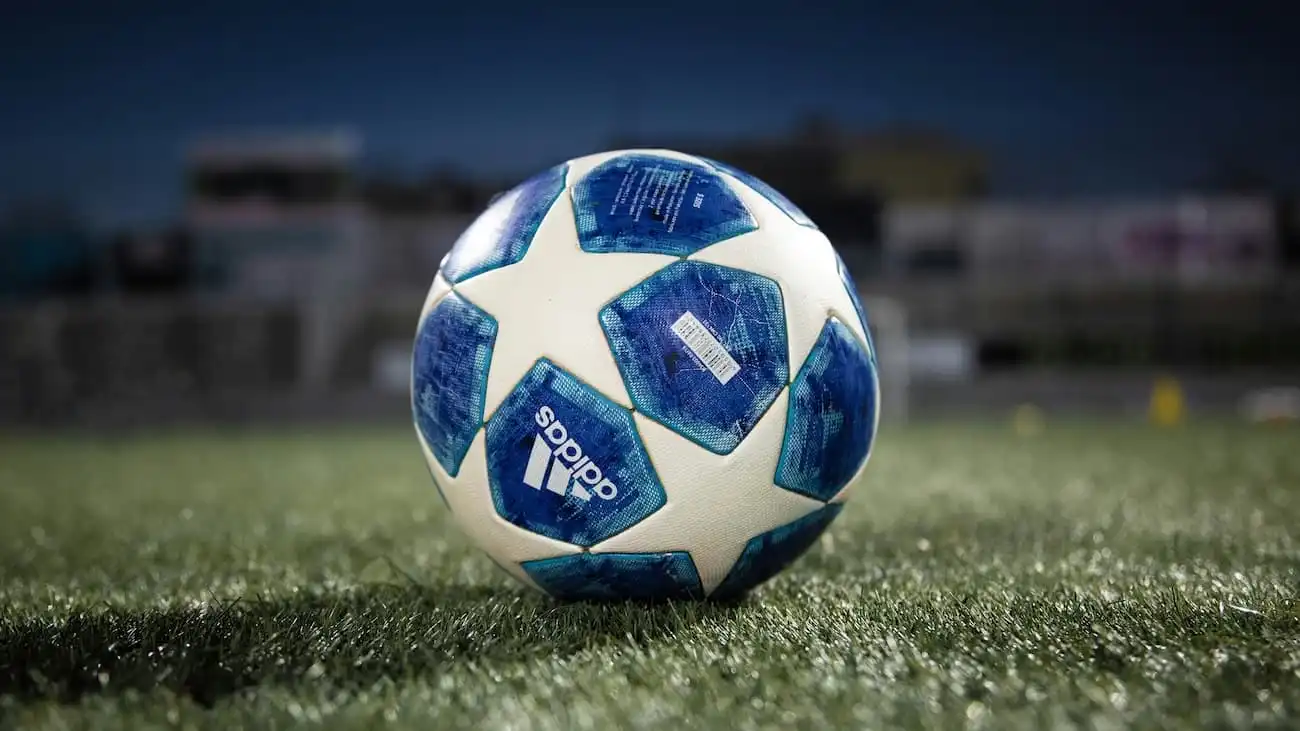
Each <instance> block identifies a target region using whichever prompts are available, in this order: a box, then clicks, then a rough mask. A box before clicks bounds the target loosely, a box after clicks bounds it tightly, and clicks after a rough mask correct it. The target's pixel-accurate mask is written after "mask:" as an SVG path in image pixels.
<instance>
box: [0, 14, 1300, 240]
mask: <svg viewBox="0 0 1300 731" xmlns="http://www.w3.org/2000/svg"><path fill="white" fill-rule="evenodd" d="M288 5H289V3H266V2H257V3H246V4H241V3H238V2H224V3H219V4H215V3H214V4H212V5H211V7H210V8H209V9H197V4H196V8H195V9H189V8H188V7H186V4H184V3H165V4H163V3H159V4H156V5H154V6H152V8H153V9H149V8H148V7H147V6H138V7H134V9H132V7H130V6H129V5H128V4H127V3H94V4H86V5H84V6H83V5H77V4H67V3H63V4H60V3H55V2H41V1H40V0H35V1H32V0H24V2H21V3H19V5H18V6H17V9H13V8H14V6H13V5H12V4H11V5H10V6H9V7H10V9H9V10H7V11H6V12H7V13H8V14H9V17H7V18H6V20H5V22H4V23H3V25H2V26H0V99H3V100H4V110H5V113H4V114H3V115H0V205H4V204H7V203H12V202H13V201H15V200H18V199H23V198H31V197H36V196H61V197H65V198H70V199H72V200H74V201H76V202H78V203H80V204H81V205H82V206H83V207H84V209H85V210H87V211H88V212H90V213H91V214H92V216H94V217H95V218H96V219H98V220H101V221H109V222H119V221H142V220H151V219H152V220H158V219H165V218H166V217H167V216H168V215H171V213H172V212H173V211H174V210H175V206H176V203H177V201H178V197H179V186H180V166H179V161H180V151H181V149H182V145H183V142H184V141H185V140H186V139H187V138H190V137H192V136H193V135H195V134H197V133H201V132H210V131H223V130H240V129H246V128H253V129H265V130H284V129H298V128H303V127H308V128H313V127H315V128H320V127H334V126H338V125H346V126H349V127H351V128H353V129H355V130H357V131H358V132H360V133H361V134H362V135H363V136H364V138H365V143H366V149H367V154H368V157H369V161H370V163H371V164H374V165H387V166H395V167H401V168H406V169H409V170H418V169H420V168H422V167H426V166H429V165H433V164H436V163H439V162H443V161H447V162H452V163H454V164H457V165H460V166H463V167H465V168H468V169H470V170H474V171H482V172H485V173H506V172H509V173H514V172H518V173H527V172H530V171H531V170H532V169H534V168H537V167H539V166H542V165H545V164H548V163H549V162H552V161H555V160H557V159H563V158H566V157H572V156H575V155H579V154H583V153H587V152H591V151H595V150H597V149H600V148H602V147H604V146H605V145H606V144H607V142H608V140H609V139H610V137H611V136H612V135H613V134H614V133H615V132H616V131H623V132H632V133H636V134H637V135H638V136H640V137H643V138H646V137H648V138H651V139H654V138H663V139H665V140H666V141H667V142H670V143H671V142H674V141H677V140H679V139H681V138H682V137H692V136H707V137H711V138H716V137H723V136H734V135H761V134H775V133H778V132H780V131H781V130H783V129H784V128H786V127H788V126H789V125H790V124H791V123H792V122H793V121H794V120H795V119H796V118H798V117H799V116H800V115H802V114H804V113H807V112H812V111H824V112H826V113H828V114H831V115H833V116H835V117H838V118H840V119H842V120H844V121H845V122H846V123H849V124H855V125H861V126H864V127H869V126H871V125H878V124H882V123H888V122H917V123H925V124H927V125H931V126H937V127H940V128H944V129H947V130H950V131H952V132H953V133H955V134H957V135H959V136H961V137H964V138H966V139H968V140H969V141H971V142H973V143H975V144H977V145H979V146H981V147H983V148H984V149H986V150H987V151H988V152H989V153H990V155H991V156H992V157H993V160H994V164H995V167H994V174H995V181H994V182H995V186H996V190H997V191H998V192H1000V193H1002V194H1006V195H1016V196H1020V195H1063V194H1068V195H1119V194H1124V193H1135V192H1136V193H1148V192H1156V193H1159V192H1167V191H1171V190H1174V189H1176V188H1178V187H1180V186H1183V185H1185V184H1187V183H1188V182H1189V181H1191V180H1195V179H1196V178H1198V177H1199V176H1201V175H1202V174H1203V173H1204V172H1205V170H1206V169H1207V167H1208V166H1209V165H1210V163H1211V162H1212V161H1213V160H1216V159H1230V160H1233V161H1236V162H1239V163H1241V164H1243V165H1247V166H1250V167H1252V168H1254V169H1257V170H1259V171H1261V172H1263V173H1266V174H1268V175H1270V176H1272V177H1273V178H1274V179H1276V180H1278V181H1280V182H1281V183H1283V184H1285V185H1288V186H1292V187H1294V186H1296V185H1297V183H1298V182H1300V144H1297V140H1298V139H1300V93H1297V92H1300V71H1297V69H1300V43H1298V42H1297V41H1296V37H1295V30H1294V29H1295V28H1296V27H1298V26H1297V16H1298V15H1300V13H1298V12H1297V11H1296V10H1283V9H1284V8H1286V7H1287V4H1284V3H1280V2H1278V3H1268V4H1256V5H1254V6H1252V5H1251V4H1249V3H1242V2H1235V3H1234V2H1215V3H1206V2H1202V3H1197V2H1181V3H1177V2H1166V1H1164V0H1150V1H1148V2H1142V1H1141V0H1131V1H1128V2H1124V1H1121V2H1110V1H1107V0H1092V1H1090V2H1086V1H1085V2H1077V1H1073V0H1071V1H1063V2H1041V1H1040V2H1019V3H1011V2H952V3H940V2H918V3H901V2H897V1H896V0H895V1H893V2H887V3H868V2H863V0H859V2H857V3H848V2H846V3H842V5H843V6H844V7H845V8H846V9H844V10H837V11H822V10H810V9H809V7H811V6H812V5H813V4H812V3H800V4H790V5H777V4H769V3H753V2H751V3H746V4H735V5H732V6H704V5H703V4H690V3H686V4H681V5H674V4H671V3H661V4H660V5H658V6H656V7H654V8H651V9H626V10H608V9H607V10H572V11H569V10H563V9H557V7H556V6H555V5H554V4H548V3H532V4H529V5H527V6H525V8H526V9H521V8H516V7H513V5H514V4H513V3H509V2H505V3H495V4H494V3H467V4H459V5H458V6H457V8H458V9H454V10H453V9H449V8H447V7H443V6H442V5H440V4H439V3H437V2H426V3H422V4H418V5H406V6H395V5H385V4H383V3H379V2H371V3H364V4H362V3H354V4H348V5H343V4H332V3H325V2H321V3H310V4H308V3H302V4H296V5H297V6H298V7H304V8H305V7H313V8H315V9H314V10H313V11H311V12H299V13H297V14H291V13H288V12H287V11H284V10H282V9H279V10H277V8H276V7H275V6H282V7H283V6H288ZM692 5H696V7H692ZM470 8H483V9H482V10H481V11H476V10H473V9H470ZM764 8H767V9H766V10H765V9H764ZM1252 8H1255V9H1252ZM1270 8H1271V9H1272V10H1270ZM1283 12H1284V13H1286V16H1287V17H1281V16H1280V15H1279V13H1283Z"/></svg>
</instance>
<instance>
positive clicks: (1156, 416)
mask: <svg viewBox="0 0 1300 731" xmlns="http://www.w3.org/2000/svg"><path fill="white" fill-rule="evenodd" d="M1150 418H1151V423H1152V424H1155V425H1156V426H1177V425H1179V424H1181V423H1183V420H1184V419H1186V418H1187V399H1186V398H1185V397H1184V396H1183V387H1182V384H1180V383H1179V382H1178V379H1176V378H1173V377H1172V376H1161V377H1160V378H1157V379H1156V382H1155V384H1154V385H1153V386H1152V387H1151V404H1150Z"/></svg>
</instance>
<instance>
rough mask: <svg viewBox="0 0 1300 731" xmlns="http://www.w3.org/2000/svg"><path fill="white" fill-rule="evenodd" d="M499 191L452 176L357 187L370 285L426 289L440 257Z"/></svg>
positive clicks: (391, 179) (375, 179) (374, 180)
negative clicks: (369, 246) (371, 264)
mask: <svg viewBox="0 0 1300 731" xmlns="http://www.w3.org/2000/svg"><path fill="white" fill-rule="evenodd" d="M504 187H505V186H500V187H498V186H493V185H487V184H483V183H480V182H478V181H474V180H472V179H470V178H469V177H467V176H463V175H458V174H456V173H454V172H452V171H439V172H437V173H435V174H433V175H430V176H428V177H425V178H421V179H418V180H403V179H401V178H398V177H395V176H386V175H374V176H372V177H370V179H369V180H368V181H367V182H366V183H365V184H363V186H362V190H361V196H362V200H363V201H364V204H365V209H366V212H367V218H368V220H369V224H370V233H371V236H372V239H373V241H374V249H375V254H374V255H375V257H376V260H375V270H374V275H375V281H376V282H378V283H381V286H382V287H384V288H385V289H391V288H394V287H397V288H410V289H419V290H424V289H427V288H428V286H429V284H430V283H431V282H432V281H433V276H434V274H435V273H436V272H437V271H438V265H439V264H440V263H441V262H442V257H443V256H444V255H446V253H447V252H448V251H450V250H451V247H452V245H453V244H455V243H456V239H458V238H459V237H460V234H461V233H462V232H463V231H464V230H465V229H466V228H468V227H469V224H470V223H472V222H473V220H474V219H475V217H477V216H478V214H479V213H482V212H483V210H484V209H486V208H487V206H488V203H489V202H490V201H491V199H492V196H493V195H494V194H495V193H496V192H497V191H498V190H501V189H504Z"/></svg>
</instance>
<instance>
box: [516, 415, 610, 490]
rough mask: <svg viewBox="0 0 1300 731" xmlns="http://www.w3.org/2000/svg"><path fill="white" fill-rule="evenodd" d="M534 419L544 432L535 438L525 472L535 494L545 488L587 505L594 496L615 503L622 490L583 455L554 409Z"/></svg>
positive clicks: (526, 483) (580, 447)
mask: <svg viewBox="0 0 1300 731" xmlns="http://www.w3.org/2000/svg"><path fill="white" fill-rule="evenodd" d="M533 419H534V420H535V421H536V422H537V426H539V427H541V429H542V432H541V433H540V434H537V435H536V436H535V437H534V438H533V449H532V452H531V453H530V454H529V455H528V465H527V466H526V467H525V468H524V484H525V485H527V486H529V487H531V488H533V489H534V490H541V489H542V487H543V486H544V487H545V488H546V489H547V490H549V491H550V492H553V493H555V494H556V495H572V496H574V497H576V498H578V499H579V500H582V501H583V502H587V501H589V500H591V496H592V494H593V493H594V494H595V495H596V497H598V498H600V499H602V500H613V499H614V497H615V496H617V495H618V486H617V485H615V484H614V483H613V482H611V481H610V480H608V479H606V478H605V474H604V472H602V471H601V469H600V467H599V466H598V465H597V464H596V463H595V462H592V461H591V458H590V457H588V456H587V455H585V454H583V453H582V446H581V445H579V444H578V443H577V442H576V441H574V440H573V439H572V438H571V437H570V436H569V430H568V429H567V428H566V427H565V426H564V424H563V423H562V422H561V421H560V420H559V419H557V418H555V412H554V411H552V410H551V407H549V406H543V407H541V408H540V409H538V410H537V413H536V414H535V415H534V416H533Z"/></svg>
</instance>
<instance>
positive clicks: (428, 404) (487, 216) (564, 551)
mask: <svg viewBox="0 0 1300 731" xmlns="http://www.w3.org/2000/svg"><path fill="white" fill-rule="evenodd" d="M411 376H412V378H411V395H412V407H413V412H414V418H415V426H416V431H417V433H418V436H419V441H420V445H421V447H422V448H423V450H424V454H425V457H426V459H427V461H428V465H429V470H430V472H431V473H432V475H433V480H434V483H435V484H436V485H437V487H438V491H439V493H440V494H441V495H442V497H443V500H444V501H445V502H446V504H447V506H448V507H449V508H450V510H451V513H452V515H453V516H454V518H455V520H456V522H457V523H458V524H459V525H460V526H461V528H462V529H464V531H465V532H466V533H467V534H468V535H469V536H470V537H471V538H472V539H473V540H474V542H475V543H477V544H478V545H479V546H480V547H481V548H482V549H483V550H484V551H486V552H487V554H488V555H489V556H490V557H491V558H492V559H493V560H494V561H495V562H496V563H497V564H499V565H500V566H501V567H502V568H503V569H505V570H506V571H507V572H509V573H510V574H512V575H513V576H514V577H516V578H517V579H519V580H520V581H522V582H523V583H525V584H528V585H530V586H533V587H536V588H538V589H541V590H542V591H544V592H547V593H548V594H551V595H553V596H555V597H558V598H561V599H580V600H581V599H643V600H651V599H667V598H675V599H688V598H704V597H734V596H736V595H739V594H742V593H744V592H746V591H747V590H749V589H750V588H752V587H754V586H756V585H758V584H759V583H761V582H763V581H766V580H767V579H768V578H770V577H772V576H773V575H774V574H776V573H777V572H778V571H780V570H781V569H783V568H784V567H785V566H787V565H788V564H789V563H790V562H792V561H793V560H794V559H796V558H797V557H798V556H799V555H800V554H802V553H803V552H804V551H805V550H807V549H808V547H809V546H810V545H812V544H813V543H814V542H815V541H816V540H817V537H818V536H819V535H820V534H821V533H822V532H823V531H824V530H825V529H826V527H827V526H828V525H829V524H830V523H831V521H832V520H834V518H835V516H836V515H837V514H838V513H839V511H840V507H841V505H842V503H843V501H844V499H845V497H846V492H847V490H848V489H849V488H850V486H851V485H852V484H853V483H854V481H855V479H856V478H857V477H858V476H859V474H860V473H861V472H862V470H863V467H864V466H865V464H866V462H867V458H868V456H869V454H870V452H871V444H872V440H873V437H874V435H875V432H876V427H877V421H878V408H877V404H878V401H879V384H878V382H877V368H876V357H875V352H874V349H873V347H872V343H871V338H870V335H869V334H868V330H867V326H866V320H865V316H864V314H863V310H862V305H861V303H860V301H859V300H858V295H857V290H856V289H855V287H854V285H853V283H852V282H851V281H850V279H849V276H848V273H847V271H846V270H845V267H844V263H843V262H842V261H841V260H840V258H839V256H838V255H837V254H836V252H835V250H834V249H833V248H832V247H831V243H830V242H829V241H828V240H827V239H826V237H825V236H824V235H823V234H822V233H821V232H820V231H819V230H818V229H817V227H816V226H815V225H814V224H813V222H812V221H810V220H809V219H808V217H807V216H805V215H804V214H803V212H801V211H800V210H799V209H798V208H796V207H795V206H794V205H793V204H792V203H791V202H790V201H789V200H787V199H786V198H785V197H784V196H782V195H781V194H780V193H778V192H777V191H775V190H773V189H772V188H771V187H769V186H768V185H766V184H764V183H763V182H761V181H759V180H757V179H755V178H754V177H752V176H750V175H747V174H745V173H743V172H741V171H739V170H736V169H734V168H731V167H728V166H726V165H724V164H721V163H718V162H715V161H712V160H708V159H705V158H700V157H692V156H689V155H684V154H681V153H677V152H672V151H667V150H625V151H619V152H609V153H603V154H598V155H591V156H588V157H583V158H578V159H576V160H571V161H569V162H567V163H564V164H562V165H558V166H556V167H553V168H551V169H549V170H546V171H545V172H543V173H541V174H539V175H536V176H535V177H533V178H530V179H529V180H527V181H525V182H523V183H521V184H520V185H519V186H517V187H516V188H514V189H513V190H511V191H509V192H508V193H506V194H504V195H502V196H500V197H499V198H497V199H496V200H495V201H493V203H492V204H491V206H490V207H489V208H488V209H487V211H485V212H484V213H483V214H482V215H481V216H479V218H478V219H477V220H475V221H474V223H473V224H472V225H471V226H470V227H469V228H468V229H467V230H466V231H465V232H464V233H463V234H462V235H461V237H460V239H459V240H458V241H457V242H456V244H455V246H454V247H453V248H452V250H451V251H450V252H449V253H448V254H447V256H446V258H444V259H443V261H442V264H441V267H440V269H439V271H438V274H437V276H436V277H435V279H434V282H433V286H432V287H431V288H430V290H429V294H428V297H427V298H426V300H425V303H424V308H423V311H422V312H421V314H420V322H419V326H418V332H417V335H416V339H415V346H414V353H413V362H412V374H411Z"/></svg>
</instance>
